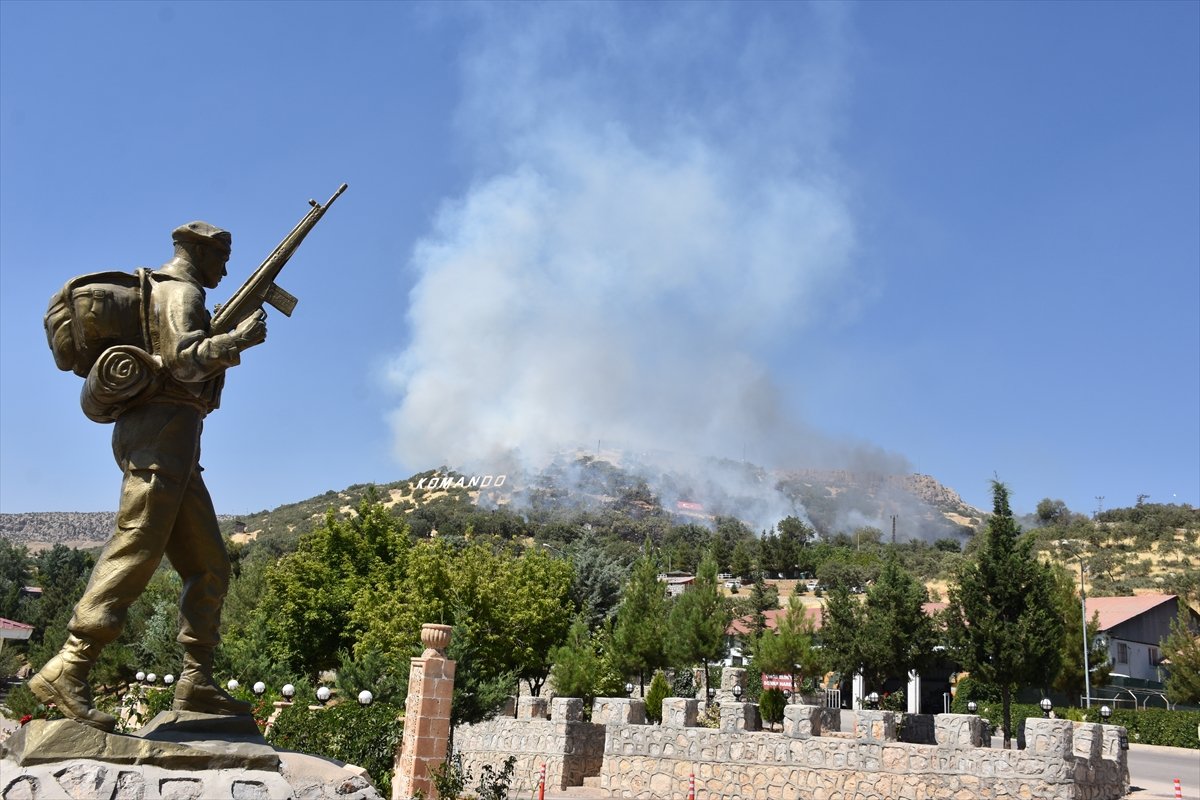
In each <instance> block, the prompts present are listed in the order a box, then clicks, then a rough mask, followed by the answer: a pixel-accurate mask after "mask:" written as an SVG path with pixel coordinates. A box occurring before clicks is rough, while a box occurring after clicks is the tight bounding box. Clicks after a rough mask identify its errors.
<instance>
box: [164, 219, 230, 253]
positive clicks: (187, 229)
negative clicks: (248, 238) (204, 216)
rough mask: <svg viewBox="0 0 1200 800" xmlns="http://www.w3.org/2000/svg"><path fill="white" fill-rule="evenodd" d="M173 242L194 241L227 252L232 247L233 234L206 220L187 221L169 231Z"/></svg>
mask: <svg viewBox="0 0 1200 800" xmlns="http://www.w3.org/2000/svg"><path fill="white" fill-rule="evenodd" d="M171 240H172V241H174V242H196V243H197V244H205V245H208V246H210V247H216V248H219V249H221V250H224V251H225V252H226V253H228V252H229V251H230V250H231V249H232V245H233V235H232V234H231V233H230V232H229V231H225V230H221V229H220V228H218V227H217V226H215V225H209V224H208V223H207V222H200V221H199V220H197V221H196V222H189V223H188V224H186V225H180V226H179V227H178V228H176V229H175V230H173V231H171Z"/></svg>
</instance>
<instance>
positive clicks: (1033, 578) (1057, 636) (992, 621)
mask: <svg viewBox="0 0 1200 800" xmlns="http://www.w3.org/2000/svg"><path fill="white" fill-rule="evenodd" d="M1032 546H1033V541H1032V540H1031V539H1030V538H1029V537H1022V536H1021V528H1020V527H1019V526H1018V525H1017V524H1016V521H1015V520H1014V519H1013V514H1012V509H1011V508H1010V507H1009V504H1008V488H1007V487H1006V486H1005V485H1004V484H1003V483H1000V482H999V481H992V516H991V518H990V519H989V520H988V524H987V530H986V531H985V532H984V539H983V545H982V546H981V547H980V548H979V550H978V553H977V555H976V558H975V559H974V560H973V561H970V562H968V563H966V564H965V565H964V566H963V568H962V570H961V571H960V572H959V575H958V582H957V585H954V586H951V587H950V607H949V608H948V609H947V617H946V619H947V631H946V632H947V637H948V639H949V642H950V646H951V650H952V652H953V653H954V655H955V656H956V657H957V659H958V661H959V663H961V664H962V665H963V667H964V668H965V669H967V670H969V671H970V672H971V675H972V677H974V678H975V679H977V680H979V681H981V682H983V683H985V684H991V685H992V686H995V687H997V688H998V689H999V691H1000V698H1001V702H1002V703H1003V707H1004V714H1003V716H1004V747H1005V748H1006V749H1007V748H1009V747H1011V738H1012V693H1013V690H1014V689H1015V688H1017V687H1018V686H1040V687H1043V688H1044V687H1046V686H1048V685H1049V684H1050V682H1051V681H1052V680H1053V678H1054V676H1055V675H1057V674H1058V670H1059V666H1060V661H1061V658H1062V640H1063V633H1064V631H1063V620H1062V617H1061V616H1060V615H1059V613H1058V609H1057V606H1056V604H1055V602H1054V588H1053V587H1054V578H1053V575H1052V574H1051V572H1050V569H1049V567H1047V566H1046V565H1044V564H1042V563H1040V562H1039V561H1038V560H1037V558H1035V557H1034V555H1033V551H1032Z"/></svg>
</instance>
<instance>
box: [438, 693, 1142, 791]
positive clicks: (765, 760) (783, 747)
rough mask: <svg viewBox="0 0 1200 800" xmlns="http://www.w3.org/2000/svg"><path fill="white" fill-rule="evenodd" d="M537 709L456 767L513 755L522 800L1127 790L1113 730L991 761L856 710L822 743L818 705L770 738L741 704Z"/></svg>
mask: <svg viewBox="0 0 1200 800" xmlns="http://www.w3.org/2000/svg"><path fill="white" fill-rule="evenodd" d="M538 700H539V698H529V699H527V700H526V701H525V702H526V703H527V705H526V708H528V711H527V712H524V714H523V715H518V718H517V719H512V718H507V719H498V720H493V721H492V722H489V723H484V724H483V725H478V726H471V727H470V728H469V729H466V730H464V731H463V733H461V734H460V733H459V732H457V731H456V734H455V738H456V750H458V751H459V752H460V753H461V754H462V755H463V756H464V762H465V763H467V764H473V765H482V764H484V763H491V764H495V765H499V764H500V763H502V762H503V761H504V759H505V758H507V756H508V755H514V756H517V759H518V772H517V781H516V783H515V785H514V788H515V789H516V790H517V791H518V792H526V791H529V790H530V789H531V788H533V787H534V786H536V780H537V769H538V768H539V767H540V765H541V764H542V763H546V764H547V774H548V776H553V777H552V779H548V781H547V786H551V787H565V786H569V785H579V784H581V783H582V779H583V777H585V776H589V775H590V776H597V775H598V778H599V779H598V781H596V782H597V783H598V785H599V786H600V787H602V788H603V789H605V790H607V791H608V793H609V794H610V795H611V796H612V797H620V798H630V799H631V800H685V798H686V797H687V788H688V779H689V777H690V776H693V775H694V776H695V782H696V791H697V796H698V797H722V796H723V797H737V798H742V800H800V798H804V799H805V800H809V798H812V800H837V798H856V800H919V799H920V798H950V799H951V800H977V799H980V800H992V799H993V798H1013V797H1020V798H1029V800H1110V799H1111V800H1116V799H1117V798H1120V797H1122V796H1123V795H1124V794H1125V791H1126V788H1127V787H1128V767H1127V763H1126V755H1127V753H1126V751H1125V750H1124V749H1123V746H1122V744H1123V741H1124V729H1123V728H1119V727H1116V726H1112V725H1098V724H1076V723H1072V722H1070V721H1069V720H1051V719H1030V720H1028V721H1027V722H1026V731H1025V733H1026V741H1027V743H1028V745H1027V747H1026V748H1025V749H1024V750H999V749H991V748H989V747H987V746H986V745H987V742H985V741H984V727H983V721H982V720H981V719H980V718H979V717H976V716H973V715H965V714H939V715H937V716H936V717H935V718H934V723H933V724H934V731H933V733H934V739H935V741H936V743H935V744H909V743H905V742H899V741H897V740H896V730H897V725H896V723H897V717H898V715H896V714H894V713H893V712H890V711H862V712H859V714H858V719H857V723H856V725H855V730H854V734H853V738H852V739H851V738H832V737H823V736H822V735H821V733H822V730H821V724H822V723H821V719H822V716H821V715H822V709H820V708H817V707H815V706H800V705H792V706H788V707H787V708H786V709H785V720H784V725H783V731H782V733H771V732H764V731H762V730H761V724H760V722H759V715H758V707H757V706H756V705H752V704H748V703H725V704H723V705H722V707H721V717H720V720H721V721H720V729H712V728H699V727H695V725H696V720H697V718H698V707H699V704H698V702H697V701H696V700H692V699H681V698H668V699H667V700H665V701H664V702H663V723H662V724H661V725H646V724H644V723H645V706H644V704H643V703H642V701H641V700H629V699H613V698H602V699H598V700H596V701H595V705H594V706H593V712H592V723H590V724H589V723H583V722H579V721H578V719H579V715H578V711H577V709H581V708H582V706H581V701H579V700H565V699H557V700H555V701H554V704H553V706H552V708H553V713H552V714H551V715H550V719H549V720H547V719H545V718H544V715H542V716H538V712H537V711H536V709H537V708H538V707H539V706H538V703H536V702H534V701H538ZM540 702H541V704H542V705H541V707H543V708H544V703H545V701H544V700H543V701H540ZM577 704H578V705H577ZM560 709H561V712H560ZM560 713H561V716H560ZM572 726H585V727H580V728H572ZM587 729H591V730H587ZM460 730H463V729H460ZM585 730H586V731H587V732H586V733H583V731H585ZM597 731H602V732H603V734H602V736H603V739H602V741H603V744H602V747H600V746H598V745H597V742H598V741H600V739H599V736H598V734H597ZM460 737H461V738H460ZM593 749H599V750H601V753H600V755H597V754H596V753H595V752H593Z"/></svg>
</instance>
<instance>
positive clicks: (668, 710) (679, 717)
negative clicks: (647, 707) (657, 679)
mask: <svg viewBox="0 0 1200 800" xmlns="http://www.w3.org/2000/svg"><path fill="white" fill-rule="evenodd" d="M699 716H700V702H699V701H698V700H693V699H691V698H688V697H668V698H666V699H664V700H663V706H662V724H663V727H664V728H694V727H696V720H697V719H699Z"/></svg>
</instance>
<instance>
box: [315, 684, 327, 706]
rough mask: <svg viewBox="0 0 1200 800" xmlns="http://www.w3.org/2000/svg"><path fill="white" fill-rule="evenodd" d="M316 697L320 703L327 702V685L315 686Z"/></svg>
mask: <svg viewBox="0 0 1200 800" xmlns="http://www.w3.org/2000/svg"><path fill="white" fill-rule="evenodd" d="M317 699H318V700H320V701H321V705H325V704H326V703H328V702H329V687H328V686H321V687H318V688H317Z"/></svg>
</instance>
